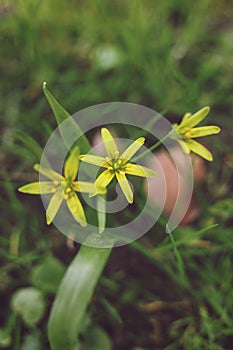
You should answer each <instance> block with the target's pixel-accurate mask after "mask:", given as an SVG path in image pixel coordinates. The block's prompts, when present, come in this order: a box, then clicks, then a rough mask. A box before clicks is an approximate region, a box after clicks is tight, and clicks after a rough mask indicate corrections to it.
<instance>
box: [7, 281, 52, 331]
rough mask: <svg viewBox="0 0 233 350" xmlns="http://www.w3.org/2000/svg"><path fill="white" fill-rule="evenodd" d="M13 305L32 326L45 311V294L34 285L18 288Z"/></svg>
mask: <svg viewBox="0 0 233 350" xmlns="http://www.w3.org/2000/svg"><path fill="white" fill-rule="evenodd" d="M11 306H12V309H13V310H14V311H15V312H16V313H17V314H19V315H20V316H21V317H22V319H23V321H24V323H25V324H26V325H27V326H31V327H34V326H35V325H36V324H37V323H38V322H39V321H40V320H41V318H42V317H43V315H44V311H45V301H44V297H43V294H42V293H41V291H39V290H38V289H36V288H33V287H28V288H22V289H19V290H17V291H16V292H15V293H14V294H13V296H12V300H11Z"/></svg>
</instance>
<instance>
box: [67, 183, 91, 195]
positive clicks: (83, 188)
mask: <svg viewBox="0 0 233 350" xmlns="http://www.w3.org/2000/svg"><path fill="white" fill-rule="evenodd" d="M72 187H73V190H74V191H77V192H85V193H93V192H94V191H95V184H94V183H93V182H84V181H74V182H73V184H72Z"/></svg>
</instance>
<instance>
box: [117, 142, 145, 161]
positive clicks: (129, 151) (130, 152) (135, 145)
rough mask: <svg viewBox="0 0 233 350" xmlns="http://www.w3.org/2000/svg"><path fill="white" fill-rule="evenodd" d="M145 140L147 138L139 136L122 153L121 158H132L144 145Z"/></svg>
mask: <svg viewBox="0 0 233 350" xmlns="http://www.w3.org/2000/svg"><path fill="white" fill-rule="evenodd" d="M144 142H145V138H144V137H139V138H138V139H137V140H135V141H134V142H133V143H132V144H131V145H130V146H129V147H128V148H126V150H125V151H124V152H123V153H122V155H121V157H120V158H121V159H123V160H129V159H131V158H132V157H133V156H134V155H135V153H136V152H137V151H138V150H139V149H140V148H141V147H142V145H143V144H144Z"/></svg>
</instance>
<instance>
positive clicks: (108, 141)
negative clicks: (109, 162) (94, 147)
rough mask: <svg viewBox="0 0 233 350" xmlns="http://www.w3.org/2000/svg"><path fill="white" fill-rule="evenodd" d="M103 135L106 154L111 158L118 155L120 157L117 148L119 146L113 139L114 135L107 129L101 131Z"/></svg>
mask: <svg viewBox="0 0 233 350" xmlns="http://www.w3.org/2000/svg"><path fill="white" fill-rule="evenodd" d="M101 135H102V139H103V142H104V147H105V149H106V152H107V154H108V156H109V158H111V159H112V158H115V157H116V156H117V155H119V151H118V148H117V145H116V143H115V141H114V138H113V137H112V134H111V133H110V131H109V130H108V129H106V128H102V129H101Z"/></svg>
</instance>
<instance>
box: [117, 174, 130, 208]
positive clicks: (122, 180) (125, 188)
mask: <svg viewBox="0 0 233 350" xmlns="http://www.w3.org/2000/svg"><path fill="white" fill-rule="evenodd" d="M116 177H117V180H118V182H119V185H120V187H121V189H122V192H123V193H124V195H125V198H126V199H127V201H128V202H129V203H130V204H132V203H133V192H132V190H131V187H130V185H129V181H128V180H127V178H126V176H125V174H124V173H123V172H120V173H116Z"/></svg>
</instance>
